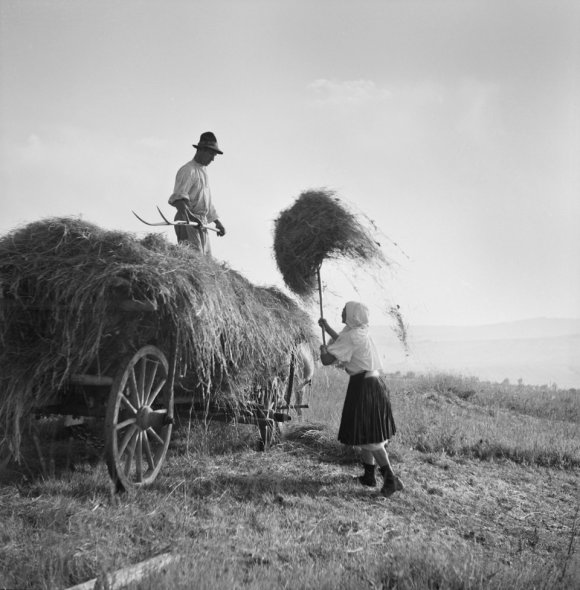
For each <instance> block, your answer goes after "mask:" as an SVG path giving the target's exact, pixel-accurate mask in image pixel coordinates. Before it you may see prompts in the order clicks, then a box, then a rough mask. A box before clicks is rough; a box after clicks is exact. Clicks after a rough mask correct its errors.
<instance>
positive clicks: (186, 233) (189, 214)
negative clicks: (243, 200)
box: [169, 131, 226, 255]
mask: <svg viewBox="0 0 580 590" xmlns="http://www.w3.org/2000/svg"><path fill="white" fill-rule="evenodd" d="M193 147H194V148H196V152H195V156H194V157H193V160H191V161H190V162H187V164H185V165H183V166H182V167H181V168H180V169H179V170H178V171H177V175H176V178H175V188H174V189H173V194H172V195H171V197H169V204H170V205H173V206H174V207H175V208H176V209H177V213H176V214H175V221H189V222H193V223H192V225H176V226H174V227H175V233H176V234H177V241H178V242H179V243H188V244H190V245H191V246H193V247H194V248H196V249H197V250H199V251H200V252H201V253H202V254H207V255H211V247H210V243H209V239H208V235H207V230H206V229H204V228H203V227H202V226H204V225H208V224H210V223H213V224H215V227H216V229H217V230H218V231H217V235H218V236H223V235H225V233H226V228H225V227H224V226H223V224H222V223H221V221H220V220H219V217H218V214H217V211H216V209H215V207H214V206H213V203H212V198H211V191H210V188H209V181H208V176H207V171H206V167H207V166H208V165H209V164H211V163H212V162H213V160H214V158H215V156H216V155H217V154H223V152H222V151H221V150H220V149H219V147H218V143H217V139H216V136H215V135H214V134H213V133H212V132H211V131H206V132H205V133H202V134H201V136H200V138H199V141H198V143H197V145H195V144H194V146H193ZM195 224H198V225H195Z"/></svg>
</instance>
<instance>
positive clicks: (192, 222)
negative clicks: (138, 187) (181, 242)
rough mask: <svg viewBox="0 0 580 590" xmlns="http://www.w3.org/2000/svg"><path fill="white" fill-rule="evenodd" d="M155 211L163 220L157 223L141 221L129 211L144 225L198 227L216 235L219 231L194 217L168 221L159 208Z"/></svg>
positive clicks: (135, 214)
mask: <svg viewBox="0 0 580 590" xmlns="http://www.w3.org/2000/svg"><path fill="white" fill-rule="evenodd" d="M157 211H159V215H161V218H162V219H163V221H159V222H157V223H149V222H148V221H145V220H144V219H141V217H139V215H137V213H135V211H131V212H132V213H133V215H134V216H135V217H136V218H137V219H138V220H139V221H140V222H141V223H144V224H145V225H153V226H158V225H192V226H194V227H199V229H209V230H210V231H214V232H216V233H218V232H219V231H220V230H219V229H217V228H215V227H210V226H209V225H204V224H203V223H201V221H200V220H199V219H196V218H195V217H194V218H193V219H192V220H191V219H188V220H187V221H182V220H177V221H169V219H167V217H165V215H163V212H162V211H161V209H159V207H157ZM187 215H188V216H189V215H191V214H190V213H188V214H187ZM192 217H193V216H192Z"/></svg>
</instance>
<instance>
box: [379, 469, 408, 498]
mask: <svg viewBox="0 0 580 590" xmlns="http://www.w3.org/2000/svg"><path fill="white" fill-rule="evenodd" d="M379 471H380V472H381V475H382V476H383V487H382V488H381V494H382V495H383V496H385V497H386V498H388V497H389V496H392V495H393V494H394V493H395V492H400V491H401V490H402V489H404V487H405V486H404V485H403V482H402V481H401V480H400V479H399V478H398V477H397V476H396V475H395V474H394V473H393V470H392V469H391V466H390V465H383V466H382V467H379Z"/></svg>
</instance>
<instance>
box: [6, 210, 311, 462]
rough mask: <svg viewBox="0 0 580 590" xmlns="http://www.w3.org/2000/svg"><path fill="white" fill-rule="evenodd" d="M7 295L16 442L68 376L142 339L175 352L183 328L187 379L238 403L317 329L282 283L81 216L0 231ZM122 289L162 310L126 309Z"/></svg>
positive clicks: (102, 366) (104, 365) (216, 397)
mask: <svg viewBox="0 0 580 590" xmlns="http://www.w3.org/2000/svg"><path fill="white" fill-rule="evenodd" d="M0 294H1V295H2V296H3V297H4V301H10V302H11V304H12V305H11V306H10V307H8V306H5V305H4V306H3V305H0V322H1V324H0V345H1V350H0V441H1V440H2V438H4V439H5V440H8V441H9V443H10V446H11V447H12V448H13V450H14V451H16V452H17V451H18V446H19V437H20V431H19V424H20V421H21V418H23V417H24V416H26V415H27V414H29V413H30V412H31V411H32V409H33V408H35V407H43V406H46V405H48V404H50V403H52V402H54V401H55V398H56V395H57V392H58V391H59V390H60V389H61V388H62V387H63V386H64V385H65V384H66V382H67V380H69V379H70V377H71V375H73V374H82V373H92V374H101V375H108V374H110V372H114V369H115V367H116V364H118V361H119V358H120V357H122V356H123V355H124V354H126V353H132V352H134V351H135V350H136V349H138V348H139V347H140V346H143V345H145V344H151V343H153V344H155V345H157V346H158V347H159V348H161V350H163V351H164V352H165V353H166V354H168V352H169V351H170V343H171V340H172V337H173V336H174V335H175V334H176V333H177V329H178V328H179V346H178V351H179V361H180V372H181V374H185V377H184V378H183V384H184V387H185V389H187V390H190V391H191V392H192V395H193V392H194V391H196V392H197V393H199V392H200V391H201V394H202V395H203V396H204V400H210V401H211V402H215V403H219V404H229V405H234V406H235V405H237V404H240V405H243V404H245V403H246V402H247V401H248V400H249V399H250V398H251V396H252V392H253V391H254V390H255V387H266V386H267V384H268V381H269V380H270V379H271V377H272V376H274V375H276V374H279V373H280V371H281V370H283V368H284V367H287V365H288V363H289V359H290V354H291V352H292V350H293V349H294V347H295V346H296V344H297V343H298V342H300V341H304V340H306V341H308V342H313V339H314V336H313V333H312V327H311V321H310V318H309V317H308V315H307V314H306V313H305V312H304V311H303V310H302V309H301V308H300V307H299V306H298V305H297V304H296V302H294V301H293V300H292V299H290V298H289V297H287V296H286V295H284V294H283V293H281V292H280V291H278V290H277V289H275V288H273V287H258V286H256V285H253V284H252V283H250V282H249V281H248V280H247V279H245V278H244V277H243V276H242V275H240V274H239V273H237V272H235V271H233V270H231V269H230V268H228V267H227V266H226V265H224V264H222V263H219V262H217V261H216V260H214V259H213V258H211V257H205V256H202V255H200V254H198V253H197V252H196V251H195V250H194V249H192V248H189V247H187V246H182V245H173V244H170V243H169V242H167V241H166V240H165V239H164V238H161V237H159V236H153V235H152V236H147V237H146V238H144V239H142V240H138V239H137V238H135V237H134V236H133V235H131V234H129V233H125V232H120V231H106V230H103V229H101V228H99V227H98V226H96V225H93V224H90V223H87V222H84V221H82V220H79V219H72V218H54V219H46V220H41V221H38V222H35V223H32V224H30V225H27V226H25V227H24V228H21V229H18V230H15V231H13V232H11V233H9V234H7V235H5V236H3V237H1V238H0ZM124 300H134V301H140V302H148V303H150V304H151V305H153V306H154V307H155V309H156V310H157V311H156V312H155V313H144V312H139V313H127V312H123V311H120V310H119V303H120V302H121V301H124Z"/></svg>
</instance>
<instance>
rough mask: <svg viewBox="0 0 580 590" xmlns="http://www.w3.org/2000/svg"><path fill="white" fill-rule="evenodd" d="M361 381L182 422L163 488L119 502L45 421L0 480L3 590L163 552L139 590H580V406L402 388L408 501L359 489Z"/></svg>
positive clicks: (318, 380) (441, 380)
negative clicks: (274, 417) (273, 435)
mask: <svg viewBox="0 0 580 590" xmlns="http://www.w3.org/2000/svg"><path fill="white" fill-rule="evenodd" d="M345 387H346V377H345V375H344V374H343V373H340V372H339V371H337V370H335V369H332V368H327V369H319V370H318V371H317V374H316V376H315V380H314V383H313V387H312V392H311V398H310V405H311V407H310V409H309V410H306V411H305V412H304V416H303V419H302V420H298V419H297V417H294V420H293V421H292V422H291V423H289V424H288V425H287V426H285V427H284V429H283V431H282V440H281V442H280V444H278V445H277V446H276V447H274V448H273V449H272V450H271V451H269V452H267V453H259V452H257V451H256V450H255V446H256V440H257V429H256V428H255V427H250V426H235V425H231V426H226V425H223V424H209V425H203V424H192V425H187V424H183V425H182V426H181V427H180V428H179V430H178V432H177V433H176V435H175V437H174V442H173V444H172V447H171V449H170V453H169V455H168V461H167V463H166V465H165V466H164V468H163V470H162V473H161V475H160V476H159V478H158V479H157V480H156V481H155V483H154V484H153V486H151V487H149V488H147V489H145V490H140V491H138V492H131V493H128V494H125V495H122V496H117V495H115V494H114V493H113V492H112V490H111V486H110V484H109V480H108V476H107V470H106V467H105V465H104V463H103V461H102V460H101V459H100V458H99V455H98V453H97V452H96V451H95V450H93V449H92V448H91V447H86V446H85V443H81V442H78V443H75V447H74V449H73V450H72V451H71V449H70V447H67V446H66V445H65V443H64V442H63V441H60V440H59V433H58V425H57V426H55V425H54V424H52V423H50V424H49V423H47V424H41V425H40V430H41V432H42V434H43V437H42V438H41V440H40V445H39V446H40V449H41V456H43V459H44V467H43V466H42V465H41V464H40V462H39V459H38V456H39V453H38V452H37V449H36V447H35V445H34V444H30V445H29V448H28V450H27V453H26V456H25V461H24V462H23V463H22V464H21V465H13V464H11V465H9V466H8V468H7V469H5V470H4V472H3V473H2V483H1V484H0V587H6V588H67V587H70V586H73V585H75V584H79V583H81V582H84V581H86V580H89V579H92V578H101V579H103V580H104V579H105V577H104V576H105V575H106V574H107V573H110V572H113V571H115V570H119V569H120V568H123V567H126V566H128V565H131V564H135V563H138V562H141V561H144V560H146V559H148V558H151V557H152V556H156V555H159V554H165V553H171V554H173V555H179V556H180V560H179V561H175V562H174V563H173V564H170V565H168V566H166V567H165V568H164V569H163V571H160V572H158V573H157V574H155V575H153V576H151V577H149V578H147V579H143V580H141V581H140V582H139V583H136V584H135V585H134V586H133V587H138V588H151V589H153V588H155V589H158V588H167V589H169V588H210V589H211V588H215V589H217V588H220V589H221V588H228V589H229V588H251V589H262V588H269V589H271V588H293V589H294V588H329V589H330V588H332V589H335V588H345V589H350V588H352V589H354V588H357V589H358V588H383V589H389V590H394V589H405V590H406V589H423V588H432V589H435V588H437V589H447V588H450V589H464V588H465V589H480V588H493V589H496V588H497V589H502V588H506V589H507V588H509V589H510V590H520V589H521V590H524V589H526V590H528V589H531V588H542V589H546V590H547V589H550V590H552V589H561V590H564V589H566V590H568V589H572V588H577V587H580V544H579V542H578V535H579V531H580V513H579V510H580V504H579V503H580V478H579V471H580V426H579V425H580V392H578V391H575V390H568V391H562V390H553V389H552V390H546V389H540V388H534V387H526V386H523V387H518V386H507V385H498V384H490V383H480V382H479V381H478V380H476V379H469V378H462V377H458V376H451V375H436V376H431V377H421V378H417V379H397V380H392V381H391V388H392V402H393V407H394V412H395V416H396V420H397V424H398V428H399V432H398V433H397V436H396V437H395V439H394V440H393V441H392V443H391V445H390V449H389V450H390V455H391V458H392V462H393V466H394V468H395V471H396V472H397V473H398V474H399V475H400V477H401V478H402V479H403V481H404V483H405V486H406V488H405V490H404V491H403V492H401V493H398V494H395V495H394V496H392V497H391V498H389V499H385V498H383V497H381V496H380V495H378V493H377V491H376V490H369V489H366V488H363V487H362V486H360V485H358V484H356V483H355V482H353V477H354V476H356V475H357V474H358V473H359V472H360V466H359V464H358V457H357V455H356V453H355V452H354V451H353V450H351V449H346V448H343V447H342V446H341V445H340V444H338V443H337V442H336V440H335V438H336V431H337V428H338V420H339V417H340V411H341V407H342V401H343V398H344V391H345Z"/></svg>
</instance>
